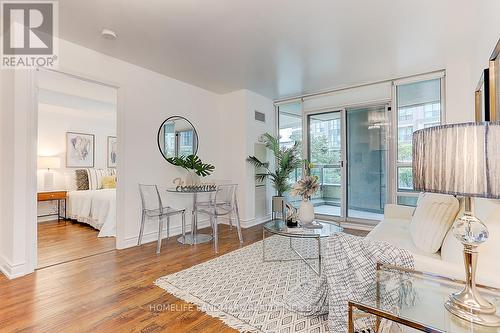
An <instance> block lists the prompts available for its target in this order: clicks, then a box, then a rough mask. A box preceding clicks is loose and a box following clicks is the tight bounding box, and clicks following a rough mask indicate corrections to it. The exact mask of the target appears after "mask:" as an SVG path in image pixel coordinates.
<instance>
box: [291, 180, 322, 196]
mask: <svg viewBox="0 0 500 333" xmlns="http://www.w3.org/2000/svg"><path fill="white" fill-rule="evenodd" d="M318 190H319V183H318V177H316V176H305V177H304V178H302V179H301V180H299V181H297V182H296V183H295V184H294V185H293V187H292V191H291V194H292V195H298V196H301V197H302V199H310V198H311V197H312V196H313V195H314V194H315V193H316V192H317V191H318Z"/></svg>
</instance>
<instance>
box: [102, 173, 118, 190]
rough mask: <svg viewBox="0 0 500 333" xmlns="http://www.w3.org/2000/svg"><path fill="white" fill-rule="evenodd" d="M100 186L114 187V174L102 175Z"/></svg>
mask: <svg viewBox="0 0 500 333" xmlns="http://www.w3.org/2000/svg"><path fill="white" fill-rule="evenodd" d="M101 181H102V188H116V176H104V177H102V180H101Z"/></svg>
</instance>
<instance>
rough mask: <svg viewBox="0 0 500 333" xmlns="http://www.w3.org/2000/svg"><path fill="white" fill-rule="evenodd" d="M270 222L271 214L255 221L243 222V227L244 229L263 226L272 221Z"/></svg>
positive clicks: (254, 219)
mask: <svg viewBox="0 0 500 333" xmlns="http://www.w3.org/2000/svg"><path fill="white" fill-rule="evenodd" d="M270 220H271V214H267V215H265V216H261V217H256V218H253V219H248V220H241V227H242V228H250V227H253V226H256V225H259V224H262V223H264V222H267V221H270Z"/></svg>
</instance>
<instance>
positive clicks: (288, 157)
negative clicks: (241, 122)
mask: <svg viewBox="0 0 500 333" xmlns="http://www.w3.org/2000/svg"><path fill="white" fill-rule="evenodd" d="M262 139H263V140H264V144H265V145H266V148H267V149H269V150H270V151H271V152H272V153H273V154H274V157H275V159H276V166H275V170H271V169H270V166H269V162H262V161H260V160H259V159H258V158H257V157H255V156H248V158H247V161H248V162H250V163H252V164H253V165H254V166H255V167H257V168H264V169H265V170H266V171H265V172H260V173H257V174H256V175H255V179H257V180H258V181H263V180H264V179H266V178H270V179H271V182H272V183H273V187H274V188H275V189H276V191H277V192H278V196H282V195H283V194H284V193H285V192H287V191H289V190H290V189H291V185H290V183H289V182H288V177H289V176H290V174H291V173H292V172H293V171H294V170H295V169H296V168H299V167H300V166H301V164H302V160H301V159H300V151H299V142H297V141H295V143H294V145H293V146H292V147H288V148H286V147H280V143H279V138H276V137H274V136H272V135H271V134H269V133H266V134H264V135H262Z"/></svg>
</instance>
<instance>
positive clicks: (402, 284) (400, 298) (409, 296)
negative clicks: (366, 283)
mask: <svg viewBox="0 0 500 333" xmlns="http://www.w3.org/2000/svg"><path fill="white" fill-rule="evenodd" d="M462 289H463V284H460V283H458V282H455V281H452V280H450V279H446V278H440V277H434V276H431V275H425V274H421V273H408V272H403V271H400V270H396V269H390V268H384V267H383V268H381V270H379V271H378V272H377V278H376V280H375V282H374V283H373V286H372V287H371V288H369V289H368V290H367V292H366V294H365V296H364V297H363V298H362V300H361V301H355V303H359V304H362V305H365V306H368V307H371V308H375V309H379V310H383V311H385V312H388V313H390V314H392V315H394V316H396V317H399V318H401V319H406V320H409V321H411V322H414V323H417V324H422V325H424V326H426V327H429V328H432V329H435V330H437V331H442V332H453V333H465V332H477V333H500V327H486V326H481V325H478V324H472V323H470V322H467V321H465V320H463V319H460V318H458V317H456V316H454V315H452V314H451V313H449V312H448V311H447V310H446V309H445V307H444V303H445V302H446V300H447V299H448V297H449V295H450V294H451V293H454V292H457V291H460V290H462ZM479 290H480V292H481V293H482V295H483V296H484V297H485V298H486V299H487V300H489V301H490V302H492V303H493V304H495V305H496V307H497V315H498V314H500V290H498V289H493V288H491V289H486V288H479ZM403 327H404V326H403ZM405 328H406V327H405ZM408 331H410V332H413V331H412V330H408ZM405 332H406V331H405Z"/></svg>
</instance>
